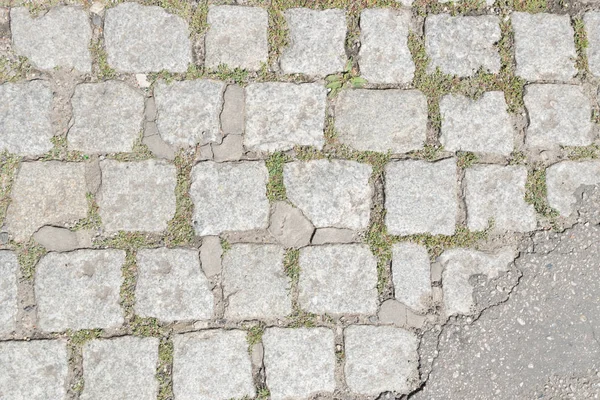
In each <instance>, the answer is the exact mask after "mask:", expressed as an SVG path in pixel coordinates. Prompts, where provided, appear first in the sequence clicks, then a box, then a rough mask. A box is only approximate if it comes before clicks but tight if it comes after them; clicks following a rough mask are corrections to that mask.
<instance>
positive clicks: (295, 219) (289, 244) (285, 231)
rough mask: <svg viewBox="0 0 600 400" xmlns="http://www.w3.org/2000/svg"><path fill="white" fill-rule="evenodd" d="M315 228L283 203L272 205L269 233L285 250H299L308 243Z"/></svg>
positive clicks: (299, 212) (301, 215)
mask: <svg viewBox="0 0 600 400" xmlns="http://www.w3.org/2000/svg"><path fill="white" fill-rule="evenodd" d="M314 231H315V227H314V226H313V224H311V222H310V221H309V220H308V219H306V217H305V216H304V214H302V211H300V210H299V209H297V208H295V207H294V206H291V205H290V204H288V203H286V202H285V201H278V202H276V203H275V204H274V205H273V210H272V212H271V222H270V224H269V232H271V234H272V235H273V236H274V237H275V238H276V239H277V240H278V241H279V242H280V243H281V244H282V245H283V247H286V248H300V247H304V246H307V245H308V244H309V243H310V238H311V237H312V234H313V232H314Z"/></svg>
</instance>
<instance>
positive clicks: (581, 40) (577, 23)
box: [572, 18, 589, 73]
mask: <svg viewBox="0 0 600 400" xmlns="http://www.w3.org/2000/svg"><path fill="white" fill-rule="evenodd" d="M572 25H573V30H574V31H575V50H576V51H577V61H576V62H575V66H576V67H577V70H578V71H579V72H583V73H586V72H589V66H588V59H587V52H586V49H587V47H588V39H587V33H586V31H585V25H584V23H583V19H582V18H575V19H573V20H572Z"/></svg>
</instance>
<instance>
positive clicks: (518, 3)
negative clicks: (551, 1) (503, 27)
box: [509, 0, 548, 14]
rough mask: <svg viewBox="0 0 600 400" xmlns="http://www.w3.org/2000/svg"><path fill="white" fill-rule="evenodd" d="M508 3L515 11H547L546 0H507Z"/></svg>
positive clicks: (533, 12) (532, 12)
mask: <svg viewBox="0 0 600 400" xmlns="http://www.w3.org/2000/svg"><path fill="white" fill-rule="evenodd" d="M509 5H510V6H511V8H512V9H514V10H515V11H522V12H528V13H530V14H535V13H541V12H544V11H548V1H547V0H509Z"/></svg>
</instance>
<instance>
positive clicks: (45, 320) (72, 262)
mask: <svg viewBox="0 0 600 400" xmlns="http://www.w3.org/2000/svg"><path fill="white" fill-rule="evenodd" d="M124 262H125V252H124V251H122V250H75V251H73V252H70V253H48V254H46V255H45V256H44V257H42V259H41V260H40V262H39V263H38V264H37V266H36V270H35V273H36V276H35V296H36V299H37V314H38V319H39V326H40V328H41V329H42V330H43V331H45V332H60V331H63V330H65V329H73V330H79V329H94V328H105V329H106V328H117V327H119V326H121V324H123V311H122V310H121V306H120V305H119V300H120V298H119V292H120V289H121V282H122V280H123V277H122V276H121V267H122V266H123V263H124Z"/></svg>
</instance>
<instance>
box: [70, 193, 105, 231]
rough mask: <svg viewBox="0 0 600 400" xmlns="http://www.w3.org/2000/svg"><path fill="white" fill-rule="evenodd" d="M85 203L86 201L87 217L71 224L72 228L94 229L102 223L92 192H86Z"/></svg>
mask: <svg viewBox="0 0 600 400" xmlns="http://www.w3.org/2000/svg"><path fill="white" fill-rule="evenodd" d="M86 198H87V203H88V213H87V217H85V218H84V219H81V220H79V221H77V223H76V224H75V226H73V228H72V229H73V230H75V231H77V230H80V229H95V228H99V227H100V226H101V225H102V220H101V218H100V214H99V209H100V208H99V207H98V203H96V197H95V196H94V194H93V193H86Z"/></svg>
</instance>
